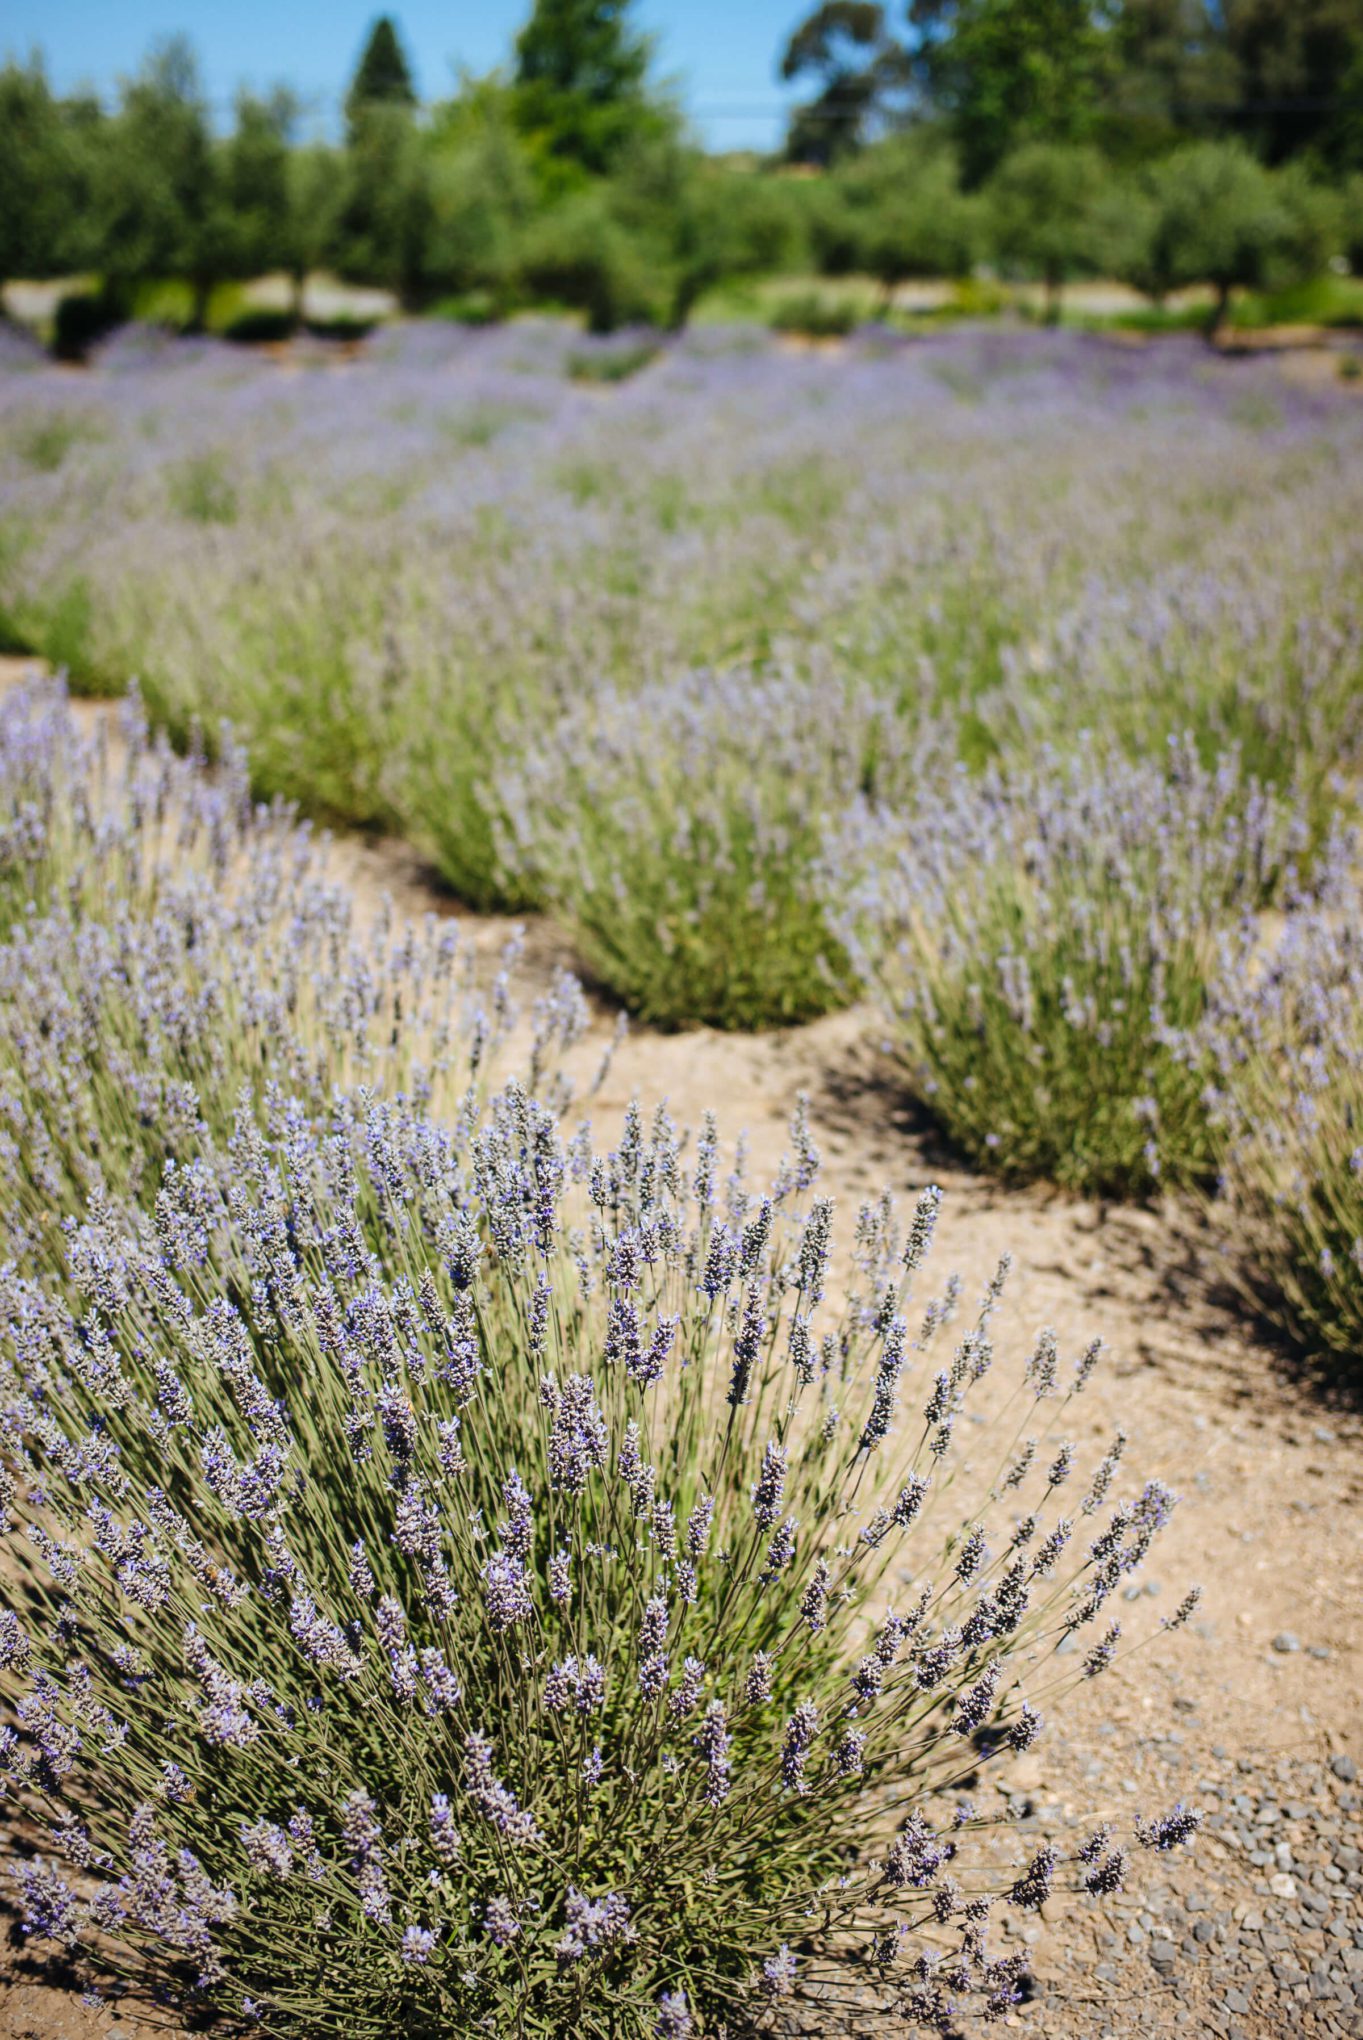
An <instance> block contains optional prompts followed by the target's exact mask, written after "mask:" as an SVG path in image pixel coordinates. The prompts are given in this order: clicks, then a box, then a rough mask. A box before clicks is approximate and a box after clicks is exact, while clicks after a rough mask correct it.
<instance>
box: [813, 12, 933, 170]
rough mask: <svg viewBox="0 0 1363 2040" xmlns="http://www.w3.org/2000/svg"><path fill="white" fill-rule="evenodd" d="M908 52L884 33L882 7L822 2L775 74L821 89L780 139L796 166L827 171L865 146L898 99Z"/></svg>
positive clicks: (904, 80)
mask: <svg viewBox="0 0 1363 2040" xmlns="http://www.w3.org/2000/svg"><path fill="white" fill-rule="evenodd" d="M910 75H911V73H910V65H909V57H908V52H907V50H905V49H904V47H903V45H902V44H901V43H899V42H897V41H896V40H895V39H894V37H893V36H892V35H891V34H890V32H889V29H888V27H887V25H886V20H885V9H884V8H883V7H879V6H875V5H872V4H869V0H824V5H823V6H821V7H816V8H815V10H814V12H813V13H812V14H811V15H810V16H809V18H808V19H807V20H806V21H803V22H802V23H801V24H800V26H799V27H798V28H797V29H796V31H795V33H794V34H793V35H792V36H791V39H790V41H789V42H788V43H787V45H786V51H785V55H784V56H783V57H782V59H781V76H782V78H784V79H785V80H786V82H787V83H788V84H789V83H791V82H792V81H794V80H796V79H803V78H813V79H815V80H817V81H818V85H819V91H818V94H817V96H816V97H815V98H814V99H811V100H809V101H808V102H807V103H806V104H805V105H803V106H799V107H797V108H796V110H795V112H794V114H793V115H792V116H791V122H790V130H789V133H788V135H787V138H786V153H787V155H788V156H789V157H790V159H791V161H792V162H794V163H814V164H820V165H823V166H825V167H826V166H827V165H828V164H830V163H836V162H838V161H839V160H841V159H842V158H844V157H847V156H850V155H853V154H855V152H856V151H857V150H858V149H860V148H862V147H864V146H865V144H866V142H867V141H869V140H870V139H871V138H872V136H873V135H874V134H875V132H876V131H877V129H879V128H881V127H882V126H883V125H884V123H885V122H886V120H887V119H888V118H889V117H890V116H891V114H892V111H893V110H894V108H895V106H896V104H897V103H898V102H901V101H902V99H903V95H904V91H905V88H906V87H907V85H908V83H909V79H910Z"/></svg>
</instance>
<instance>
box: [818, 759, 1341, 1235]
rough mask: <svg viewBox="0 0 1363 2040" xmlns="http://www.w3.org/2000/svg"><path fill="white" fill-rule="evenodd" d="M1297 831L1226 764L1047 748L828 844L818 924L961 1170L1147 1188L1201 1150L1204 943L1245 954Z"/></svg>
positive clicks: (1203, 1166)
mask: <svg viewBox="0 0 1363 2040" xmlns="http://www.w3.org/2000/svg"><path fill="white" fill-rule="evenodd" d="M1305 840H1306V831H1305V826H1304V824H1303V823H1302V822H1301V821H1300V820H1299V819H1297V818H1294V817H1293V816H1292V814H1291V813H1290V811H1289V810H1287V809H1286V808H1285V807H1284V806H1283V805H1282V804H1280V803H1279V802H1277V801H1276V800H1275V799H1274V798H1273V797H1272V796H1271V795H1269V794H1268V793H1267V792H1265V791H1264V790H1263V789H1261V788H1260V787H1258V786H1257V785H1256V784H1255V782H1254V781H1253V780H1246V779H1244V778H1243V777H1242V775H1241V773H1240V771H1239V769H1238V767H1237V764H1236V761H1235V760H1234V758H1233V757H1226V758H1223V760H1222V761H1221V763H1220V765H1219V766H1218V767H1217V769H1216V770H1215V771H1209V770H1207V769H1206V768H1205V767H1204V766H1203V765H1202V764H1201V763H1200V761H1199V759H1198V756H1197V752H1196V748H1195V747H1194V746H1193V744H1192V743H1191V742H1190V741H1185V742H1182V743H1178V742H1175V743H1173V744H1172V745H1171V746H1170V747H1169V752H1168V756H1167V758H1166V759H1165V760H1164V761H1163V762H1162V763H1161V764H1160V765H1154V764H1149V765H1129V764H1125V763H1123V762H1121V761H1119V760H1113V759H1110V758H1104V757H1103V755H1102V753H1101V752H1100V751H1099V749H1098V747H1097V746H1096V745H1093V744H1085V745H1081V746H1080V748H1079V749H1078V750H1077V751H1076V752H1075V754H1074V755H1073V756H1070V757H1062V756H1057V755H1055V754H1054V753H1050V752H1046V753H1043V754H1042V756H1041V758H1040V759H1039V761H1038V762H1037V764H1036V765H1035V766H1034V767H1033V768H1031V769H1030V770H1027V771H1020V772H1018V773H1016V774H1014V775H1012V776H1006V775H1004V774H1003V773H1002V772H1000V771H999V770H997V769H995V770H991V771H988V772H986V773H984V774H983V775H982V776H980V777H979V778H978V779H972V778H970V777H968V776H967V775H966V774H964V773H958V774H957V775H956V776H955V777H954V778H953V779H952V780H950V781H949V782H948V783H947V784H946V785H945V786H944V787H942V788H941V789H940V790H939V791H938V792H937V793H936V795H935V797H932V796H930V797H927V798H925V799H924V800H923V801H922V802H921V803H920V804H919V805H918V806H916V807H915V808H913V809H911V810H910V811H909V812H908V813H907V814H898V813H895V812H893V811H887V810H885V809H877V808H875V807H874V806H871V805H869V804H867V805H863V807H862V808H861V810H860V811H859V812H858V813H857V814H856V815H855V816H854V817H853V818H852V820H851V821H850V823H849V824H848V825H847V827H846V828H844V829H843V830H842V831H841V832H839V834H838V835H837V836H836V837H835V839H834V847H833V851H832V854H831V857H830V870H831V872H832V874H833V882H834V883H837V884H841V883H842V882H843V879H844V874H845V872H846V869H847V868H848V866H849V865H850V866H851V867H852V868H854V869H856V870H858V871H859V872H860V878H859V880H858V882H857V884H856V886H855V888H854V889H853V890H852V892H851V894H850V896H849V902H848V904H847V905H846V906H845V907H844V908H843V909H842V910H841V912H840V913H837V914H835V916H834V927H835V928H836V929H837V931H838V932H839V934H841V936H842V937H843V940H844V942H845V943H846V946H847V949H848V952H849V954H850V956H851V957H852V959H853V962H854V964H855V965H856V967H857V969H858V970H859V972H860V973H861V974H862V976H863V977H864V979H865V981H866V982H867V983H868V984H869V985H870V986H871V987H872V988H873V990H874V992H875V994H876V996H877V998H878V999H879V1001H880V1004H881V1008H882V1011H883V1013H884V1016H885V1020H886V1023H887V1026H888V1028H889V1032H890V1042H891V1046H892V1049H893V1051H894V1053H895V1054H896V1055H897V1056H898V1057H899V1059H900V1060H901V1061H902V1063H903V1065H904V1067H905V1069H906V1071H907V1073H908V1076H909V1079H910V1081H911V1083H912V1084H913V1086H914V1087H915V1089H916V1090H917V1091H918V1093H919V1095H920V1096H921V1097H922V1098H923V1099H924V1100H925V1101H926V1103H927V1104H928V1106H929V1107H930V1109H931V1110H932V1111H933V1113H934V1114H935V1115H936V1116H937V1117H938V1118H939V1119H940V1121H941V1123H942V1125H943V1126H944V1127H945V1128H946V1130H947V1131H948V1133H949V1134H950V1135H951V1137H952V1138H953V1139H954V1140H955V1141H957V1142H959V1144H960V1145H961V1147H962V1148H963V1149H964V1150H965V1152H966V1153H967V1154H968V1155H969V1156H970V1157H971V1159H972V1160H974V1161H976V1162H977V1163H979V1164H981V1165H983V1166H986V1167H988V1168H990V1169H991V1170H995V1171H997V1172H999V1173H1002V1174H1004V1175H1008V1176H1015V1177H1028V1176H1044V1177H1049V1178H1051V1179H1052V1180H1054V1181H1056V1182H1059V1183H1064V1184H1067V1185H1069V1186H1070V1187H1072V1188H1075V1189H1083V1190H1090V1191H1097V1192H1100V1193H1116V1194H1129V1193H1135V1194H1143V1193H1147V1192H1149V1191H1150V1190H1152V1189H1153V1188H1154V1187H1155V1186H1156V1184H1158V1183H1161V1182H1162V1183H1168V1184H1174V1185H1177V1184H1187V1183H1190V1182H1196V1181H1200V1180H1203V1179H1205V1178H1206V1177H1207V1176H1208V1175H1209V1174H1210V1173H1211V1172H1212V1171H1213V1168H1214V1165H1215V1158H1216V1135H1215V1132H1214V1129H1213V1126H1212V1122H1211V1115H1210V1112H1209V1109H1208V1095H1207V1093H1208V1072H1207V1065H1206V1054H1205V1045H1204V1042H1203V1039H1202V1034H1201V1029H1202V1026H1203V1023H1204V1021H1205V1018H1206V1015H1207V1011H1208V989H1207V988H1208V982H1209V979H1210V978H1211V977H1212V975H1213V973H1214V971H1215V968H1216V962H1217V942H1218V939H1219V938H1222V937H1225V936H1227V935H1229V937H1230V939H1231V942H1232V945H1233V948H1234V953H1235V954H1236V955H1237V956H1238V957H1240V958H1241V959H1243V957H1244V956H1245V955H1247V954H1248V952H1249V949H1250V948H1251V947H1252V945H1253V942H1254V940H1255V921H1254V914H1255V911H1256V909H1258V908H1259V907H1260V906H1261V905H1262V904H1263V903H1264V901H1265V900H1266V899H1267V898H1269V897H1271V896H1272V894H1273V892H1274V889H1275V888H1276V887H1278V886H1280V885H1284V884H1286V883H1288V881H1289V878H1290V874H1291V871H1292V868H1293V864H1292V861H1293V859H1294V857H1295V856H1296V855H1297V854H1298V853H1299V852H1300V850H1301V849H1302V848H1303V847H1304V844H1305Z"/></svg>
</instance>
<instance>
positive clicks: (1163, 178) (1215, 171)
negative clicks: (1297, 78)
mask: <svg viewBox="0 0 1363 2040" xmlns="http://www.w3.org/2000/svg"><path fill="white" fill-rule="evenodd" d="M1145 212H1146V236H1147V238H1146V242H1145V245H1144V247H1143V248H1138V249H1137V250H1136V251H1135V260H1134V261H1133V262H1132V263H1131V264H1130V266H1129V267H1128V270H1127V273H1128V274H1129V276H1130V279H1131V281H1132V282H1135V283H1137V284H1139V286H1140V287H1141V288H1142V289H1148V290H1150V291H1151V292H1152V294H1154V295H1162V294H1163V293H1164V292H1165V291H1167V290H1171V289H1174V288H1176V287H1178V286H1180V285H1184V284H1200V283H1205V284H1210V285H1211V287H1212V290H1213V293H1214V303H1213V310H1212V316H1211V320H1210V330H1211V332H1212V333H1213V334H1215V333H1216V332H1218V331H1219V330H1220V327H1221V326H1222V324H1223V323H1224V321H1225V318H1226V314H1227V312H1228V310H1229V308H1230V301H1231V295H1232V293H1233V292H1234V291H1235V290H1237V289H1254V288H1263V287H1268V288H1273V287H1277V286H1281V285H1284V284H1289V283H1294V282H1297V281H1299V280H1301V279H1302V278H1304V277H1307V276H1311V275H1313V274H1315V273H1316V272H1317V271H1319V270H1320V269H1321V268H1323V267H1324V265H1325V263H1326V262H1327V261H1328V260H1329V258H1330V256H1331V255H1332V254H1334V253H1335V252H1336V243H1337V241H1338V240H1339V239H1340V238H1341V234H1342V227H1341V224H1340V221H1339V218H1338V214H1337V212H1336V209H1335V207H1334V206H1333V204H1332V203H1331V202H1330V200H1329V199H1328V197H1327V196H1326V195H1325V194H1323V193H1322V192H1320V191H1319V190H1318V189H1317V188H1316V187H1314V186H1312V184H1311V183H1310V182H1309V180H1308V179H1307V178H1306V177H1305V176H1304V174H1303V173H1302V172H1301V171H1300V170H1298V169H1296V168H1292V169H1289V170H1286V171H1282V172H1279V173H1278V174H1277V175H1275V174H1274V173H1272V172H1271V171H1269V170H1266V169H1265V168H1264V166H1263V164H1261V163H1259V162H1257V161H1256V160H1255V158H1254V157H1253V156H1251V155H1250V153H1249V151H1248V150H1247V149H1246V148H1245V147H1244V146H1243V145H1242V144H1240V143H1238V142H1194V143H1191V144H1189V145H1187V146H1186V147H1184V148H1182V149H1179V150H1176V151H1175V153H1174V154H1173V155H1171V156H1168V157H1166V158H1165V160H1164V161H1163V162H1162V163H1160V164H1158V165H1157V166H1156V167H1155V169H1154V171H1153V172H1152V173H1151V176H1150V179H1149V181H1148V185H1147V193H1146V200H1145Z"/></svg>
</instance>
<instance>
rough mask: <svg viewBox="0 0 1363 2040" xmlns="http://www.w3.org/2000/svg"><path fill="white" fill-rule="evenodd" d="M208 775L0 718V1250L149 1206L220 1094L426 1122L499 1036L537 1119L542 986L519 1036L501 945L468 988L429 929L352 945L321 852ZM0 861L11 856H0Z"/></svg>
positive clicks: (127, 743)
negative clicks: (382, 1107) (350, 1107)
mask: <svg viewBox="0 0 1363 2040" xmlns="http://www.w3.org/2000/svg"><path fill="white" fill-rule="evenodd" d="M220 748H221V750H222V753H223V762H222V763H221V764H220V765H219V767H218V769H217V771H216V773H215V774H214V776H213V777H212V778H209V777H207V776H206V775H205V773H204V771H203V769H202V767H201V766H200V765H198V764H196V763H195V761H194V760H193V759H192V758H190V759H188V760H180V759H177V758H175V757H174V756H173V755H172V754H171V753H170V751H169V750H168V748H167V747H166V746H165V744H164V743H163V742H157V743H153V742H152V741H151V740H150V739H149V737H148V733H147V729H146V724H145V720H144V718H143V717H142V715H141V712H140V708H139V705H138V703H137V701H136V699H135V698H134V699H133V700H132V701H130V703H129V704H128V706H127V709H126V711H125V713H124V716H123V719H122V729H121V734H120V737H119V740H118V741H117V743H115V744H113V745H112V746H111V745H110V744H109V742H108V741H107V736H103V735H102V736H101V737H100V738H99V739H98V740H95V741H92V742H85V741H82V740H81V739H80V738H79V737H78V735H77V733H76V731H75V729H74V728H73V725H72V723H71V720H70V717H69V714H68V711H67V708H66V705H65V702H64V700H63V699H62V696H61V694H60V691H59V690H58V689H57V688H55V687H52V686H50V685H47V684H43V685H38V686H35V687H32V688H28V689H22V690H18V691H15V692H13V693H11V694H10V695H8V696H6V697H5V698H4V700H3V701H2V702H0V759H3V761H4V764H3V770H2V771H0V845H3V846H4V855H3V858H0V874H2V875H3V882H4V883H3V889H0V900H3V901H4V902H5V904H6V907H7V911H8V914H9V916H10V917H11V918H12V919H13V920H14V921H15V922H16V923H17V925H15V926H13V927H12V928H11V931H10V936H9V940H8V942H7V943H6V944H5V945H4V946H3V947H0V1185H2V1186H3V1193H4V1196H5V1202H6V1212H7V1219H6V1252H7V1253H17V1252H18V1251H19V1250H20V1247H21V1246H22V1245H23V1244H25V1243H31V1241H32V1240H33V1239H34V1238H35V1237H37V1238H40V1239H41V1238H50V1237H52V1236H53V1233H52V1229H53V1228H56V1227H58V1226H59V1225H60V1223H61V1222H62V1220H63V1219H64V1218H65V1217H66V1216H69V1215H70V1214H71V1213H72V1212H74V1211H75V1210H76V1209H77V1208H79V1207H80V1206H82V1205H83V1204H84V1202H85V1200H86V1198H87V1197H89V1196H90V1195H92V1194H96V1195H99V1196H104V1197H110V1198H114V1199H116V1200H126V1199H132V1200H133V1201H134V1202H136V1201H137V1200H138V1199H143V1198H146V1199H150V1198H152V1197H154V1195H155V1193H156V1189H157V1187H158V1182H159V1175H160V1170H161V1167H162V1166H163V1164H164V1163H165V1161H166V1160H167V1158H171V1157H175V1158H178V1159H180V1160H182V1161H184V1160H188V1159H190V1158H192V1156H193V1154H194V1152H195V1143H196V1142H197V1140H198V1139H199V1138H200V1137H201V1135H202V1133H203V1131H204V1124H205V1121H208V1122H211V1123H213V1124H217V1125H222V1124H225V1123H227V1122H228V1121H229V1120H230V1118H231V1116H232V1114H233V1112H234V1110H235V1108H236V1104H237V1100H238V1096H239V1093H240V1091H241V1087H242V1086H243V1085H247V1086H255V1085H258V1084H261V1083H265V1084H274V1085H278V1086H282V1087H284V1088H285V1089H286V1090H287V1091H288V1092H289V1093H290V1094H291V1095H293V1096H295V1097H297V1098H298V1099H300V1100H301V1101H302V1102H303V1103H305V1104H306V1107H307V1109H308V1111H309V1112H310V1113H311V1114H313V1115H314V1116H318V1115H324V1114H325V1111H326V1109H327V1106H328V1102H329V1100H330V1098H331V1096H332V1093H333V1090H334V1088H335V1087H336V1086H337V1085H338V1084H344V1085H347V1086H351V1087H354V1086H357V1085H360V1084H363V1085H365V1086H367V1087H368V1089H369V1090H370V1091H371V1092H372V1093H373V1094H374V1095H375V1096H386V1097H402V1098H405V1099H408V1100H410V1101H412V1102H413V1103H415V1104H416V1105H418V1106H420V1107H422V1108H423V1109H433V1110H443V1111H445V1112H447V1113H449V1114H452V1115H453V1114H457V1113H459V1112H460V1111H467V1110H472V1109H473V1101H474V1100H475V1099H476V1095H477V1092H478V1089H479V1088H480V1086H482V1085H483V1083H484V1082H485V1080H486V1077H487V1076H488V1074H489V1073H490V1071H491V1069H492V1067H493V1066H494V1064H495V1062H496V1060H497V1058H498V1057H499V1056H501V1055H503V1053H504V1052H505V1050H506V1049H507V1046H508V1044H509V1042H510V1041H511V1039H512V1038H513V1037H514V1038H515V1039H516V1042H517V1047H518V1050H519V1053H520V1057H521V1062H522V1068H523V1071H524V1075H525V1079H526V1081H527V1083H528V1084H529V1086H530V1087H531V1089H532V1090H533V1091H534V1092H536V1094H538V1095H542V1096H543V1097H544V1098H545V1099H546V1101H547V1102H548V1103H549V1104H550V1105H551V1106H552V1107H553V1108H554V1109H556V1110H560V1111H561V1110H563V1109H565V1108H566V1105H567V1103H568V1099H569V1097H570V1095H571V1089H570V1086H569V1085H568V1084H567V1082H566V1080H565V1077H564V1074H563V1070H562V1055H563V1052H564V1050H565V1049H566V1048H568V1047H569V1046H570V1045H571V1043H572V1042H573V1041H574V1040H575V1039H576V1038H577V1036H578V1035H579V1034H580V1033H581V1031H582V1028H583V1026H584V1025H585V1021H586V1011H585V1006H584V1003H583V1000H582V997H581V993H580V991H579V989H578V987H577V985H576V984H575V983H574V981H573V980H571V979H569V978H567V977H564V978H562V979H561V980H560V981H558V982H557V983H556V984H555V985H553V986H552V987H551V989H550V991H549V993H548V994H547V995H546V996H544V997H542V998H541V999H539V1000H538V1001H536V1002H535V1003H534V1005H533V1008H532V1010H531V1011H530V1013H529V1014H528V1015H526V1016H525V1017H524V1018H522V1016H521V1013H520V1009H519V1006H518V1002H517V999H516V997H515V971H514V964H515V945H514V944H513V945H512V948H511V951H510V953H509V954H508V955H507V957H506V958H505V959H504V967H503V969H502V970H501V971H500V972H499V973H498V974H497V975H496V976H495V978H494V979H493V981H492V982H491V983H485V982H484V981H483V980H484V977H485V973H482V972H480V971H479V970H478V969H477V968H476V965H475V958H474V952H473V949H472V946H471V945H470V944H466V943H463V942H461V941H460V938H459V933H458V930H457V928H456V927H455V925H454V924H453V923H451V922H445V923H436V922H435V921H433V920H430V921H428V922H427V923H426V924H425V926H424V927H421V928H413V927H394V925H393V923H392V919H391V915H390V914H388V913H387V912H386V911H383V912H380V913H378V914H377V915H376V917H375V918H374V921H373V923H372V925H371V927H369V928H368V929H366V930H363V931H362V930H360V929H357V928H356V926H355V925H354V910H353V905H352V903H351V901H350V899H349V897H348V895H347V894H346V893H345V892H344V890H343V889H341V888H339V887H338V886H336V885H334V884H332V883H329V882H328V881H327V878H326V872H325V848H326V846H325V844H324V843H320V842H318V841H316V840H314V838H313V837H312V835H311V834H310V832H309V831H308V830H306V829H302V828H299V827H298V826H297V825H296V823H295V822H294V820H293V818H292V817H291V816H290V815H289V814H288V812H287V811H285V810H280V809H276V810H260V809H256V808H254V807H253V805H252V803H251V801H250V799H249V796H248V793H247V770H246V766H245V763H244V760H243V759H242V757H241V755H240V754H239V753H238V752H236V751H235V750H234V748H233V746H232V744H231V741H230V738H225V739H224V741H223V743H222V745H221V747H220ZM11 845H12V846H14V848H13V851H12V852H11V850H10V846H11Z"/></svg>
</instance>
